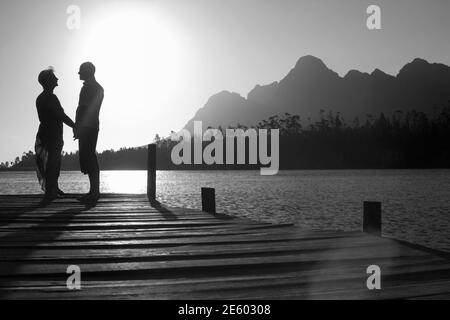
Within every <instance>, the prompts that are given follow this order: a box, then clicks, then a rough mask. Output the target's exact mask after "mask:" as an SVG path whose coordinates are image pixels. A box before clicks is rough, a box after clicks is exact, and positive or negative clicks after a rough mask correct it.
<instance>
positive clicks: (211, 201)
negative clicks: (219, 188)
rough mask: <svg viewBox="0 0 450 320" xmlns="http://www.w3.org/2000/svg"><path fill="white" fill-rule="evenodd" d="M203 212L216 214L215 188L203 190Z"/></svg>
mask: <svg viewBox="0 0 450 320" xmlns="http://www.w3.org/2000/svg"><path fill="white" fill-rule="evenodd" d="M202 211H205V212H208V213H216V191H215V189H214V188H202Z"/></svg>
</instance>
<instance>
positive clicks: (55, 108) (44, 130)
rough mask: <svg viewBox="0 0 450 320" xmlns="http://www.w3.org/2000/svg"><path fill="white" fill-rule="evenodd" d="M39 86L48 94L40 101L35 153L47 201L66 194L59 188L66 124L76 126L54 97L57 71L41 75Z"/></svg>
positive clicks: (42, 96)
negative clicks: (64, 127) (64, 126)
mask: <svg viewBox="0 0 450 320" xmlns="http://www.w3.org/2000/svg"><path fill="white" fill-rule="evenodd" d="M38 81H39V83H40V84H41V85H42V88H43V89H44V91H42V93H41V94H40V95H39V96H38V97H37V99H36V108H37V112H38V116H39V121H40V125H39V130H38V133H37V135H36V143H35V147H34V149H35V152H36V164H37V176H38V179H39V183H40V185H41V188H42V190H43V191H44V192H45V199H46V200H53V199H55V198H56V197H57V196H58V194H63V192H62V191H61V190H60V189H59V187H58V178H59V172H60V170H61V152H62V147H63V145H64V141H63V123H65V124H67V125H68V126H69V127H71V128H73V127H74V126H75V124H74V122H73V121H72V120H71V119H70V118H69V117H68V116H67V115H66V114H65V113H64V110H63V108H62V107H61V104H60V102H59V100H58V98H57V97H56V95H55V94H54V93H53V90H54V89H55V87H56V86H58V78H57V77H56V76H55V74H54V72H53V69H51V68H49V69H46V70H44V71H41V72H40V73H39V77H38Z"/></svg>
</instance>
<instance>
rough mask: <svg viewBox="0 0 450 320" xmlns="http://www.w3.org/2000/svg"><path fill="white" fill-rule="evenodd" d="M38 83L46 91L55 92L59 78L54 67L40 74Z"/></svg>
mask: <svg viewBox="0 0 450 320" xmlns="http://www.w3.org/2000/svg"><path fill="white" fill-rule="evenodd" d="M38 81H39V83H40V84H41V86H42V87H43V88H44V89H45V90H53V89H54V88H55V87H56V86H58V78H57V77H56V76H55V72H54V70H53V68H52V67H48V68H47V69H45V70H42V71H41V72H40V73H39V76H38Z"/></svg>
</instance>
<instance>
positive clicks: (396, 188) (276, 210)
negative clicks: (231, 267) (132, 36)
mask: <svg viewBox="0 0 450 320" xmlns="http://www.w3.org/2000/svg"><path fill="white" fill-rule="evenodd" d="M146 177H147V176H146V171H102V172H101V192H113V193H145V192H146ZM60 187H61V189H62V190H63V191H65V192H71V193H72V192H77V193H78V192H80V193H81V192H87V191H88V179H87V177H86V176H84V175H82V174H81V173H79V172H62V173H61V178H60ZM201 187H213V188H215V189H216V198H217V199H216V202H217V210H218V211H219V212H225V213H229V214H232V215H237V216H243V217H249V218H252V219H256V220H261V221H269V222H294V223H296V224H297V225H298V226H300V227H303V228H305V229H334V230H359V229H360V228H361V223H362V221H361V218H362V205H363V201H365V200H373V201H381V202H382V210H383V234H384V235H387V236H392V237H396V238H399V239H402V240H406V241H410V242H413V243H418V244H422V245H425V246H428V247H431V248H436V249H441V250H445V251H449V252H450V232H449V225H450V214H449V212H450V170H296V171H281V172H279V174H278V175H276V176H261V175H260V174H259V171H158V172H157V197H158V199H159V201H161V202H162V203H164V204H166V205H169V206H183V207H188V208H201V199H200V188H201ZM39 192H41V191H40V189H39V185H38V183H37V179H36V174H35V173H34V172H0V194H19V193H22V194H23V193H25V194H26V193H39ZM0 205H1V204H0Z"/></svg>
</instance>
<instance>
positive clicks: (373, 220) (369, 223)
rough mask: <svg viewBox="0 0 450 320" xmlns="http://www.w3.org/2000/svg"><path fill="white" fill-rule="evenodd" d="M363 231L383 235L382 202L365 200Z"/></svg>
mask: <svg viewBox="0 0 450 320" xmlns="http://www.w3.org/2000/svg"><path fill="white" fill-rule="evenodd" d="M363 232H367V233H371V234H373V235H377V236H381V202H378V201H364V214H363Z"/></svg>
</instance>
